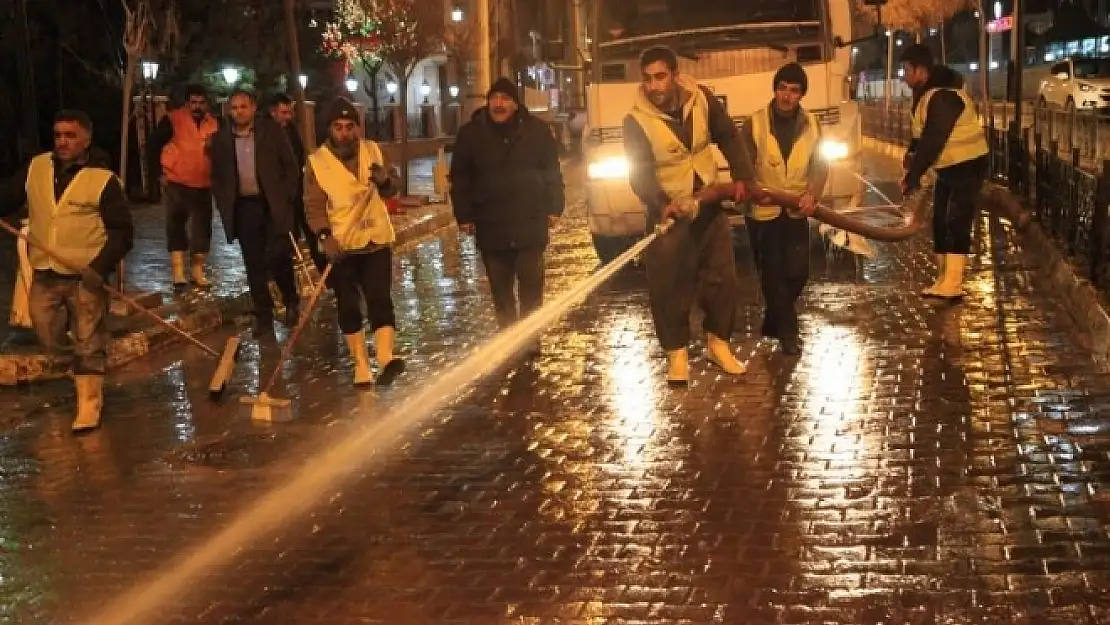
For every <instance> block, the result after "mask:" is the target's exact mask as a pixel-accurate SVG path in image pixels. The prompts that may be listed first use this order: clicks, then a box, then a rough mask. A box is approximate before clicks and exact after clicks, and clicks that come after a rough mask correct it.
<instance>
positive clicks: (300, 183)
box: [270, 93, 330, 282]
mask: <svg viewBox="0 0 1110 625" xmlns="http://www.w3.org/2000/svg"><path fill="white" fill-rule="evenodd" d="M295 106H296V103H295V102H293V99H292V98H290V97H289V96H288V95H286V94H284V93H279V94H277V95H275V96H274V97H273V99H272V100H271V101H270V117H273V118H274V121H276V122H277V123H278V124H279V125H280V126H281V128H282V130H284V131H285V136H286V137H288V139H289V145H290V146H291V147H292V148H293V157H294V158H295V159H296V160H297V164H298V166H300V167H302V168H303V167H304V165H305V159H306V158H308V153H307V152H306V151H305V148H304V141H302V140H301V133H300V132H299V128H298V127H297V123H296V121H294V118H295V115H296V110H295ZM303 189H304V175H303V173H302V174H301V175H299V176H297V191H296V194H295V195H294V196H293V220H294V223H295V224H296V229H295V230H294V231H293V236H297V234H298V233H300V234H303V235H304V239H305V243H306V244H307V245H308V253H309V254H310V255H311V256H312V262H313V263H315V265H316V269H317V270H319V271H323V270H324V266H325V265H326V264H327V259H326V258H325V257H324V253H323V252H321V251H320V246H319V245H317V244H316V237H315V236H313V234H312V230H310V229H309V227H308V222H307V221H306V220H305V216H304V197H303V195H304V193H303ZM329 282H330V279H329Z"/></svg>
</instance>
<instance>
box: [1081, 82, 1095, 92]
mask: <svg viewBox="0 0 1110 625" xmlns="http://www.w3.org/2000/svg"><path fill="white" fill-rule="evenodd" d="M1079 90H1080V91H1094V90H1095V86H1094V85H1092V84H1090V83H1086V82H1081V83H1079Z"/></svg>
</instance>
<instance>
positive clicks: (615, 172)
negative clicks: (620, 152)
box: [586, 156, 628, 180]
mask: <svg viewBox="0 0 1110 625" xmlns="http://www.w3.org/2000/svg"><path fill="white" fill-rule="evenodd" d="M586 172H587V173H588V174H589V176H590V178H593V179H594V180H612V179H616V178H627V177H628V160H627V159H625V158H624V157H623V156H617V157H613V158H606V159H603V160H600V161H594V162H593V163H590V166H589V167H588V168H587V169H586Z"/></svg>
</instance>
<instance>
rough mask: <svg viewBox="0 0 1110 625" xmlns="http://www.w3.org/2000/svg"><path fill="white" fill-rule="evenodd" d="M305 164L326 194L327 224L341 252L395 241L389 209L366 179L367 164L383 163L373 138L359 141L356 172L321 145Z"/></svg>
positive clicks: (368, 167)
mask: <svg viewBox="0 0 1110 625" xmlns="http://www.w3.org/2000/svg"><path fill="white" fill-rule="evenodd" d="M308 163H309V165H310V166H311V167H312V171H313V173H315V174H316V182H318V183H319V184H320V189H321V190H323V192H324V193H325V194H326V195H327V196H328V223H329V225H330V226H331V233H332V236H333V237H334V238H335V241H336V243H338V244H339V247H340V248H341V249H343V250H345V251H354V250H361V249H363V248H366V247H368V246H370V245H371V244H377V245H389V244H391V243H393V242H394V240H396V238H397V237H396V234H395V233H394V231H393V223H392V222H391V221H390V219H389V209H387V208H386V206H385V202H384V201H382V198H381V196H380V195H379V194H378V186H377V185H376V184H374V182H373V181H372V180H371V179H370V168H371V166H373V165H375V164H378V165H384V164H385V159H384V158H383V157H382V151H381V148H380V147H378V144H377V143H374V142H373V141H360V142H359V146H358V168H357V169H358V175H357V176H356V175H355V174H352V173H351V170H349V169H347V167H346V166H344V165H343V162H342V161H340V160H339V159H338V158H336V156H335V154H334V153H333V152H332V151H331V149H330V148H329V147H328V146H327V144H324V145H322V146H320V147H319V148H318V149H317V150H316V151H315V152H313V153H312V155H311V156H309V157H308Z"/></svg>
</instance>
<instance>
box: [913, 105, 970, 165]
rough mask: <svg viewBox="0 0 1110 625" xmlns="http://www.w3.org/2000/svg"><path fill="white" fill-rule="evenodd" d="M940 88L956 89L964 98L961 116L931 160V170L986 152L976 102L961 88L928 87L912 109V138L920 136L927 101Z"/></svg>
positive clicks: (923, 124) (926, 111)
mask: <svg viewBox="0 0 1110 625" xmlns="http://www.w3.org/2000/svg"><path fill="white" fill-rule="evenodd" d="M941 90H946V91H955V92H956V95H958V96H960V99H961V100H963V103H964V111H963V113H961V114H960V118H959V119H957V120H956V125H955V126H953V127H952V134H951V135H949V136H948V141H947V142H945V144H944V149H943V150H941V152H940V156H938V157H937V160H936V162H935V163H933V168H934V169H944V168H946V167H951V166H953V165H958V164H960V163H963V162H966V161H970V160H973V159H976V158H979V157H980V156H984V155H986V154H987V152H988V149H987V139H986V137H985V136H984V134H983V124H982V123H981V122H980V121H979V111H978V110H976V108H975V103H974V102H972V100H971V97H970V96H968V95H967V92H966V91H964V90H963V89H953V88H943V87H941V88H936V89H929V90H928V91H926V92H925V93H924V94H922V96H921V99H920V100H918V102H917V107H916V108H914V110H913V121H912V126H911V130H912V132H913V138H914V139H920V138H921V133H922V131H924V130H925V118H926V116H927V115H928V112H929V101H930V100H932V99H933V96H934V95H935V94H936V93H937V92H938V91H941Z"/></svg>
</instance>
